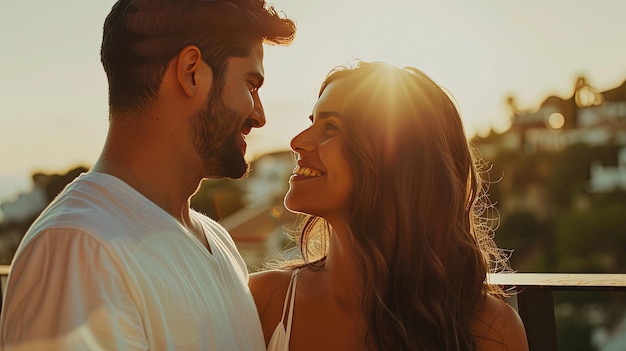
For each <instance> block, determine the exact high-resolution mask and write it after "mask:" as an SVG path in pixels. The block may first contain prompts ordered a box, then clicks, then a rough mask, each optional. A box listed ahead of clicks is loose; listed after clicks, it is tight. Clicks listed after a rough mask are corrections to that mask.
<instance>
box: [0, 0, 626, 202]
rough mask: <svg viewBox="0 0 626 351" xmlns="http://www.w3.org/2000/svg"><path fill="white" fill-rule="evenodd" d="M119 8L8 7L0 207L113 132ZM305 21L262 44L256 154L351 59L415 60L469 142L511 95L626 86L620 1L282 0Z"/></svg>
mask: <svg viewBox="0 0 626 351" xmlns="http://www.w3.org/2000/svg"><path fill="white" fill-rule="evenodd" d="M114 2H115V1H114V0H55V1H38V2H37V3H36V4H33V2H31V1H2V2H0V48H1V50H2V52H1V53H0V202H3V201H9V200H11V199H12V198H13V197H14V196H16V195H17V194H18V193H19V192H24V191H29V190H30V188H31V186H32V184H31V180H30V175H31V174H32V173H33V172H37V171H43V172H46V173H65V172H66V171H67V170H68V169H70V168H71V167H74V166H77V165H84V166H87V167H89V166H91V165H92V164H93V163H94V162H95V160H96V158H97V157H98V155H99V153H100V150H101V148H102V145H103V143H104V139H105V136H106V132H107V125H108V122H107V118H108V105H107V84H106V77H105V75H104V71H103V70H102V66H101V64H100V58H99V50H100V43H101V37H102V24H103V22H104V19H105V17H106V15H107V14H108V12H109V10H110V8H111V6H112V5H113V4H114ZM270 2H271V3H272V4H273V5H274V6H275V7H276V9H278V10H281V11H283V12H284V13H285V14H286V15H287V16H288V17H290V18H292V19H294V20H295V22H296V24H297V26H298V33H297V37H296V40H295V41H294V43H293V44H292V45H291V46H290V47H272V46H268V47H266V48H265V74H266V81H265V84H264V86H263V87H262V89H261V90H260V94H261V98H262V99H263V104H264V106H265V110H266V115H267V124H266V126H265V127H263V128H261V129H257V130H254V131H253V132H252V133H251V134H250V135H249V136H248V143H249V147H248V158H249V159H251V160H252V159H254V158H255V157H258V156H260V155H262V154H263V153H266V152H271V151H276V150H283V149H286V148H288V146H289V141H290V139H291V138H292V137H293V136H294V135H296V134H297V133H298V132H300V131H301V130H302V129H304V128H306V127H307V126H308V120H307V116H308V115H309V114H310V111H311V109H312V107H313V105H314V103H315V100H316V92H317V91H318V88H319V85H320V83H321V82H322V80H323V79H324V77H325V75H326V73H327V72H328V71H329V70H330V69H332V68H333V67H335V66H337V65H340V64H345V63H350V62H351V61H353V60H354V59H362V60H367V61H386V62H389V63H392V64H396V65H400V66H406V65H409V66H414V67H417V68H419V69H421V70H422V71H424V72H426V73H427V74H428V75H429V76H430V77H431V78H433V79H434V80H435V81H436V82H437V83H438V84H440V85H441V86H443V87H444V88H446V89H447V90H448V91H449V92H450V93H451V94H452V95H453V96H454V98H455V100H456V102H457V104H458V106H459V108H460V111H461V114H462V117H463V120H464V123H465V128H466V132H467V135H468V137H471V136H473V135H476V134H479V135H481V134H484V133H487V132H488V131H489V130H490V129H492V128H493V129H495V130H500V131H502V130H505V129H506V127H507V126H508V123H509V116H510V111H509V109H508V107H507V105H506V103H505V101H506V97H507V96H509V95H513V96H515V99H516V101H517V104H518V106H519V107H520V108H523V109H535V108H537V107H538V106H539V104H540V103H541V102H542V101H543V100H544V99H545V97H547V96H548V95H557V96H561V97H569V96H571V94H572V92H573V85H574V82H575V79H576V77H577V76H579V75H581V74H583V75H585V76H586V77H587V79H588V81H589V83H590V84H591V85H592V86H594V87H595V88H596V89H598V90H600V91H603V90H607V89H611V88H614V87H616V86H618V85H620V84H621V83H622V82H624V80H626V45H624V42H625V40H626V22H625V21H624V20H623V16H624V13H626V1H623V0H595V1H582V0H523V1H520V0H472V1H468V0H436V1H435V0H433V1H423V0H385V1H380V0H377V1H374V0H274V1H270Z"/></svg>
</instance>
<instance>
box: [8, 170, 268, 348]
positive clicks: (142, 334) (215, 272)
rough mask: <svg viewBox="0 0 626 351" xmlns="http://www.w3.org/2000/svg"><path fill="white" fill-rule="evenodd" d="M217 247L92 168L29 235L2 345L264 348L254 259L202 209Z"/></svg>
mask: <svg viewBox="0 0 626 351" xmlns="http://www.w3.org/2000/svg"><path fill="white" fill-rule="evenodd" d="M191 216H192V218H193V219H194V220H195V221H197V222H199V223H202V226H203V229H204V232H205V234H206V237H207V240H208V242H209V244H210V246H211V251H212V252H211V253H210V252H208V251H207V250H206V249H205V248H204V247H203V246H202V244H201V243H200V241H198V240H197V239H196V238H195V237H193V235H192V234H191V233H190V232H189V231H188V230H186V229H185V228H184V227H183V226H182V225H181V224H180V223H178V222H177V221H176V220H175V219H174V218H173V217H172V216H170V215H169V214H168V213H166V212H165V211H164V210H163V209H161V208H160V207H158V206H156V205H155V204H154V203H152V202H151V201H149V200H148V199H147V198H145V197H144V196H143V195H141V194H140V193H139V192H137V191H135V190H134V189H133V188H131V187H130V186H128V185H127V184H126V183H124V182H123V181H121V180H120V179H118V178H115V177H113V176H110V175H106V174H102V173H95V172H90V173H86V174H83V175H81V176H80V177H78V178H77V179H76V180H75V181H74V182H72V183H71V184H70V185H68V187H67V188H66V189H65V190H64V191H63V193H62V194H61V195H59V196H58V197H57V198H56V199H55V200H54V201H53V202H52V203H51V204H50V205H49V206H48V208H47V209H46V210H45V211H44V212H43V213H42V215H41V216H40V217H39V218H38V219H37V220H36V221H35V223H34V224H33V225H32V226H31V228H30V229H29V231H28V232H27V233H26V235H25V236H24V239H23V240H22V243H21V244H20V247H19V248H18V250H17V253H16V256H15V257H14V259H13V262H12V267H11V272H10V274H9V278H8V281H7V285H6V295H5V301H4V304H3V309H2V317H1V318H0V349H2V350H153V351H157V350H246V351H247V350H264V348H265V347H264V340H263V332H262V329H261V324H260V321H259V318H258V316H257V312H256V308H255V305H254V301H253V299H252V295H251V294H250V290H249V289H248V285H247V282H248V273H247V270H246V266H245V264H244V262H243V260H242V258H241V256H240V255H239V253H238V252H237V249H236V247H235V244H234V243H233V241H232V239H231V238H230V236H229V235H228V233H227V232H226V231H225V230H224V229H223V228H222V227H221V226H220V225H219V224H217V223H216V222H215V221H213V220H211V219H210V218H208V217H206V216H204V215H201V214H199V213H197V212H195V211H192V212H191Z"/></svg>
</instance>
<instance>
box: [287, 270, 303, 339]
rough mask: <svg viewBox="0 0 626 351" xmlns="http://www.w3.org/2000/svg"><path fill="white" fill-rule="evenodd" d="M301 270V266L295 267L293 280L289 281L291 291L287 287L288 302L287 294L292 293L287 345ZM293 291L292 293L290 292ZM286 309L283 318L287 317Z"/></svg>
mask: <svg viewBox="0 0 626 351" xmlns="http://www.w3.org/2000/svg"><path fill="white" fill-rule="evenodd" d="M299 270H300V268H296V269H294V271H293V273H292V275H291V282H290V283H289V286H290V288H291V291H289V289H287V290H288V291H287V294H286V296H285V302H287V301H286V300H287V296H289V295H291V297H290V301H289V315H288V317H287V327H286V328H285V334H286V336H287V345H289V339H291V323H292V321H293V308H294V305H295V303H294V302H295V300H296V287H297V286H298V271H299ZM292 283H293V286H291V284H292ZM289 293H291V294H289ZM284 310H285V309H284V308H283V318H285V316H284V314H285V311H284Z"/></svg>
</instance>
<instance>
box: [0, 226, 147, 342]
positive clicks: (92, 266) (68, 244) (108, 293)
mask: <svg viewBox="0 0 626 351" xmlns="http://www.w3.org/2000/svg"><path fill="white" fill-rule="evenodd" d="M118 267H119V262H115V259H114V257H113V256H112V255H111V254H110V253H109V252H107V250H106V249H105V248H104V247H103V246H102V245H101V244H100V243H99V242H98V241H97V240H95V239H93V238H92V237H90V236H89V235H87V234H85V233H83V232H81V231H78V230H75V229H68V230H63V229H54V230H49V231H46V232H43V233H40V234H39V235H38V237H37V238H35V239H34V240H32V241H31V242H30V243H28V245H27V246H26V247H24V248H23V249H22V250H20V252H19V254H18V256H16V257H15V259H14V260H13V263H12V267H11V272H10V273H9V278H8V281H7V286H6V295H5V301H4V305H3V310H2V316H1V319H0V349H1V350H147V349H148V348H149V347H148V343H147V341H146V337H145V332H144V328H143V324H142V319H141V315H140V313H139V311H138V309H137V307H136V306H135V304H134V302H133V301H132V299H131V297H130V294H129V291H128V286H127V283H128V282H127V281H125V280H124V277H123V276H122V274H120V269H119V268H118Z"/></svg>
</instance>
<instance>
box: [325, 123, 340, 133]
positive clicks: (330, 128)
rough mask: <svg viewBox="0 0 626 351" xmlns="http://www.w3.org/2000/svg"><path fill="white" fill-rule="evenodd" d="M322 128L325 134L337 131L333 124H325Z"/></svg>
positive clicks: (337, 128)
mask: <svg viewBox="0 0 626 351" xmlns="http://www.w3.org/2000/svg"><path fill="white" fill-rule="evenodd" d="M324 128H325V129H326V131H327V132H334V131H337V130H339V127H337V126H336V125H335V124H334V123H325V124H324Z"/></svg>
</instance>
